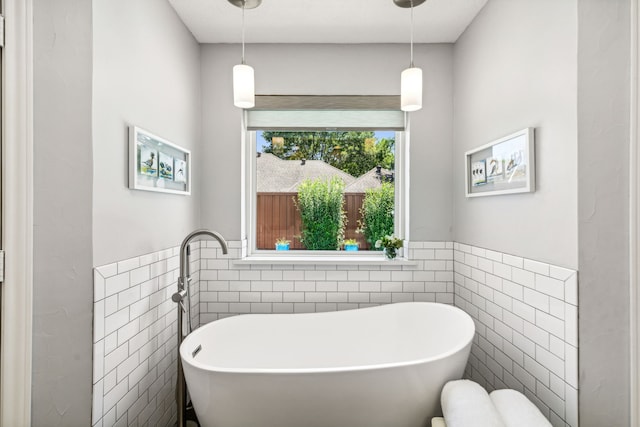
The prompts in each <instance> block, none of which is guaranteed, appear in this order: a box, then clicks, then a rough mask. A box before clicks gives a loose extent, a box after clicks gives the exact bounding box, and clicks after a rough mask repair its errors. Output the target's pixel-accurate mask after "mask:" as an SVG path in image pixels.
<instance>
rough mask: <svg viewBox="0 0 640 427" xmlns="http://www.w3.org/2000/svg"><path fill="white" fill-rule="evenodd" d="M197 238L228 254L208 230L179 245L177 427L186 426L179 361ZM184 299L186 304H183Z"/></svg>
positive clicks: (184, 386) (218, 237) (222, 241)
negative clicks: (193, 244) (191, 259)
mask: <svg viewBox="0 0 640 427" xmlns="http://www.w3.org/2000/svg"><path fill="white" fill-rule="evenodd" d="M198 237H211V238H213V239H215V240H217V241H218V242H219V243H220V246H221V247H222V253H223V254H226V253H228V251H229V250H228V246H227V241H226V240H225V239H224V237H222V236H221V235H220V234H219V233H217V232H215V231H209V230H196V231H194V232H192V233H190V234H189V235H188V236H187V237H185V238H184V240H183V241H182V244H181V245H180V277H179V278H178V292H176V293H175V294H173V296H172V297H171V299H172V300H173V301H174V302H176V303H178V381H177V384H176V403H177V405H178V427H185V426H186V422H187V420H186V409H187V384H186V382H185V380H184V372H183V371H182V360H181V359H180V344H182V340H183V339H184V337H185V336H186V335H187V334H189V333H190V332H191V291H190V284H191V274H190V272H189V256H190V255H191V249H190V247H189V244H190V243H191V241H193V240H194V239H196V238H198ZM185 299H186V304H185ZM184 315H186V316H187V332H186V334H185V333H184V332H183V326H182V318H183V316H184Z"/></svg>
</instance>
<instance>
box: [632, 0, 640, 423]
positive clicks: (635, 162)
mask: <svg viewBox="0 0 640 427" xmlns="http://www.w3.org/2000/svg"><path fill="white" fill-rule="evenodd" d="M630 8H631V10H630V12H631V13H630V17H631V22H630V30H631V40H630V47H631V52H630V70H629V71H630V79H629V81H630V92H631V93H630V98H631V99H630V109H629V110H630V118H629V123H630V128H629V181H630V182H629V198H630V200H629V210H630V212H629V240H630V241H629V294H630V298H629V301H630V305H631V306H630V310H629V317H630V323H631V324H630V325H629V326H630V328H629V329H630V332H631V336H630V345H629V349H630V352H631V354H630V360H631V366H630V378H631V380H630V382H629V383H630V384H629V385H630V387H631V390H630V421H631V425H632V426H635V425H639V422H640V403H639V402H640V395H639V390H640V349H639V348H638V343H639V342H640V336H639V334H640V315H639V313H638V311H639V309H640V291H639V289H638V285H639V282H638V271H639V270H640V260H639V259H638V254H640V229H639V225H640V174H639V173H638V167H639V166H640V150H638V143H640V141H639V140H638V123H639V122H640V117H639V111H638V99H639V96H640V94H639V93H638V89H639V82H638V77H639V76H638V70H639V69H640V64H639V63H638V59H639V58H640V52H639V49H640V42H639V40H638V22H639V21H640V15H639V13H640V10H639V9H638V1H637V0H632V1H631V2H630Z"/></svg>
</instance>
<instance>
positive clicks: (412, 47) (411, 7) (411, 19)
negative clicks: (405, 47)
mask: <svg viewBox="0 0 640 427" xmlns="http://www.w3.org/2000/svg"><path fill="white" fill-rule="evenodd" d="M411 68H413V0H411Z"/></svg>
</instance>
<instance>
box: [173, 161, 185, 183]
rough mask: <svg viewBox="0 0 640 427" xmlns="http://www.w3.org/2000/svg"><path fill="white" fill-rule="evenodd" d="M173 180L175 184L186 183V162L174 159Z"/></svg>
mask: <svg viewBox="0 0 640 427" xmlns="http://www.w3.org/2000/svg"><path fill="white" fill-rule="evenodd" d="M173 169H174V172H173V180H174V181H175V182H187V162H185V161H184V160H180V159H175V162H174V168H173Z"/></svg>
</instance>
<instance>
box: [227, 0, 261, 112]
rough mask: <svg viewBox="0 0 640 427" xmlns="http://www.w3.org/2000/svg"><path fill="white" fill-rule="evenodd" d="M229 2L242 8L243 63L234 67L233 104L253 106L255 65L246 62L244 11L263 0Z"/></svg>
mask: <svg viewBox="0 0 640 427" xmlns="http://www.w3.org/2000/svg"><path fill="white" fill-rule="evenodd" d="M229 3H231V4H232V5H234V6H237V7H239V8H241V9H242V63H241V64H238V65H236V66H234V67H233V105H235V106H236V107H238V108H253V107H254V106H255V105H256V101H255V97H256V94H255V83H254V76H253V67H251V66H250V65H247V64H245V62H244V11H245V9H254V8H256V7H258V6H260V3H262V0H229Z"/></svg>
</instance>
